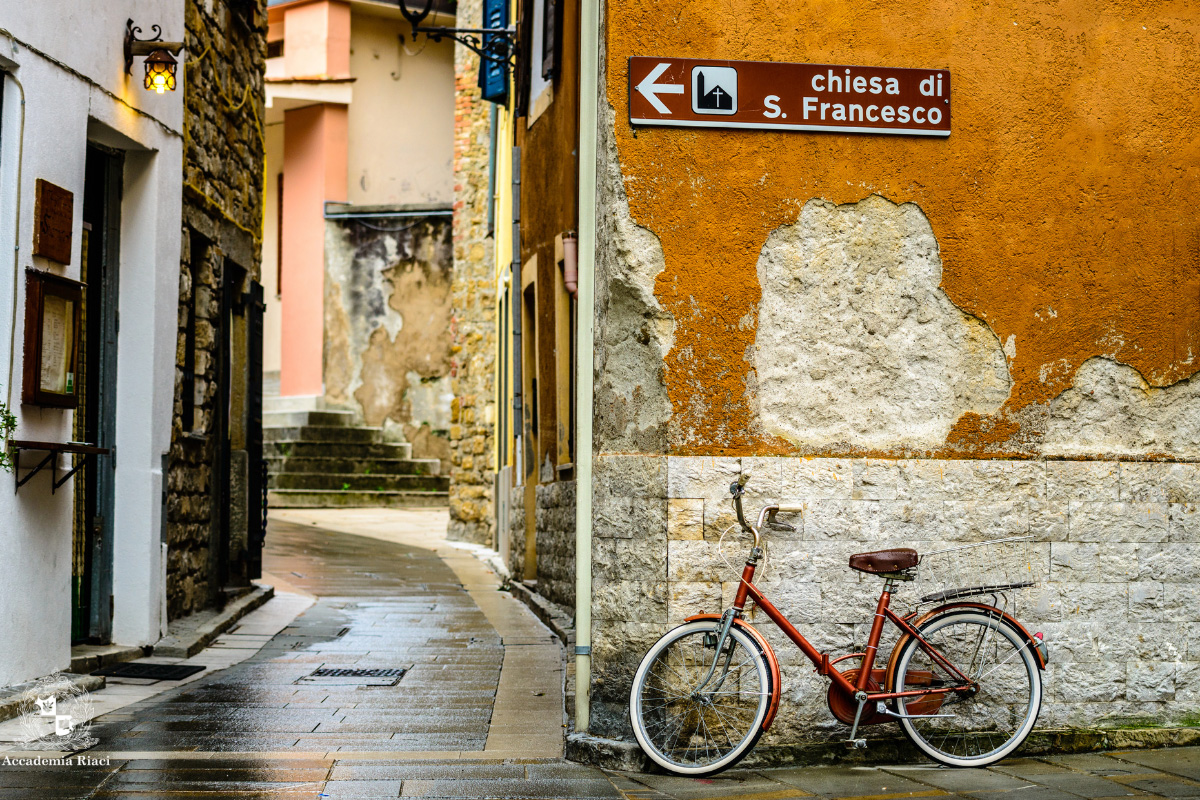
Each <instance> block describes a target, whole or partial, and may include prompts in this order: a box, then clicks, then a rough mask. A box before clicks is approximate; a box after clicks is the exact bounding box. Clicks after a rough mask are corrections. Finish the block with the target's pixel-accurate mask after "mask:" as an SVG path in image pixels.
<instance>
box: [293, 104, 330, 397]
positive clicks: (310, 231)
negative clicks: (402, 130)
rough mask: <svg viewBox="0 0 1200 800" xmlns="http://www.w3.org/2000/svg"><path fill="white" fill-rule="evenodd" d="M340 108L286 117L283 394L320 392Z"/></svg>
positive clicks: (318, 108)
mask: <svg viewBox="0 0 1200 800" xmlns="http://www.w3.org/2000/svg"><path fill="white" fill-rule="evenodd" d="M346 141H347V114H346V107H345V106H343V105H335V104H331V103H327V104H322V105H313V106H306V107H304V108H299V109H295V110H293V111H288V112H287V113H286V122H285V124H284V141H283V173H284V176H285V179H284V183H283V248H282V262H283V270H282V282H281V285H282V290H283V297H284V302H283V304H282V305H283V319H282V331H281V351H282V353H281V361H282V364H281V371H280V387H279V391H280V394H282V395H319V394H321V393H322V391H323V390H322V352H323V330H324V313H325V312H324V291H325V219H324V202H325V201H326V200H333V201H345V199H346Z"/></svg>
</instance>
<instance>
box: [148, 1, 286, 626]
mask: <svg viewBox="0 0 1200 800" xmlns="http://www.w3.org/2000/svg"><path fill="white" fill-rule="evenodd" d="M185 22H186V28H185V31H184V46H185V48H186V53H187V55H188V58H187V59H186V61H184V62H183V63H182V64H181V65H180V67H179V70H180V72H181V73H183V80H182V81H181V82H180V84H181V87H182V90H183V91H182V94H183V97H182V102H183V106H184V133H185V135H184V165H183V226H184V228H183V239H182V241H183V247H182V253H181V259H180V277H179V322H178V333H177V346H176V368H175V405H174V411H173V419H172V427H171V445H170V450H169V451H168V459H167V460H168V463H167V475H166V483H167V509H166V514H167V519H166V526H167V544H168V557H167V558H168V561H167V612H168V617H169V618H170V619H176V618H178V617H180V616H184V615H186V614H189V613H192V612H194V611H197V610H200V609H202V608H204V607H206V606H209V605H212V604H214V603H216V602H219V600H220V590H221V589H222V588H223V587H222V584H245V583H247V582H248V580H249V577H248V573H247V563H246V552H245V544H246V541H247V538H248V537H247V531H245V530H234V531H230V532H229V536H228V537H227V539H228V541H229V542H230V547H229V549H228V550H227V551H221V550H220V549H219V548H218V547H217V543H218V542H220V541H221V538H222V533H223V532H222V531H221V530H220V525H221V518H222V514H221V513H220V509H219V504H227V505H228V506H230V507H232V508H234V509H246V508H253V507H256V505H257V499H255V498H248V497H245V496H244V495H245V492H246V481H245V479H244V477H243V476H242V475H241V474H240V472H239V471H238V468H237V466H236V465H241V464H245V463H246V462H247V450H246V446H247V445H246V424H245V423H246V413H247V405H246V398H247V390H248V384H247V374H246V364H247V357H246V356H247V354H246V352H245V348H246V337H245V316H244V314H243V313H242V309H240V308H239V310H238V312H237V313H235V314H234V315H233V317H232V320H231V321H230V329H228V330H224V331H222V328H221V324H222V323H221V321H220V316H221V315H220V299H219V298H220V296H221V291H222V287H223V286H224V285H225V283H226V282H227V281H228V280H230V279H231V278H233V277H234V276H235V275H236V281H234V282H236V283H237V284H238V285H237V286H236V287H234V289H235V291H233V292H231V294H232V295H234V297H232V298H231V299H232V301H233V303H235V304H240V302H241V296H242V294H243V293H244V292H246V291H247V290H248V289H249V283H250V281H254V280H258V278H259V275H260V268H261V260H262V253H261V245H262V242H261V235H262V192H263V185H262V181H263V157H264V143H263V129H262V119H263V115H264V111H265V110H264V105H263V104H264V100H263V97H264V94H263V80H264V71H265V65H266V25H267V22H266V3H265V2H263V1H262V0H251V1H250V2H234V1H233V0H216V2H212V0H209V2H200V0H188V2H187V3H186V6H185ZM230 270H234V271H235V272H232V273H231V272H230ZM222 336H225V337H228V339H229V341H230V353H229V359H230V363H229V365H228V366H227V367H225V366H223V365H221V364H220V363H219V352H220V348H221V338H222ZM189 351H190V353H189ZM189 366H190V369H189ZM185 373H190V374H185ZM224 375H229V376H230V386H228V387H226V388H228V396H229V405H228V406H227V408H228V409H229V410H230V411H231V413H230V414H229V419H227V420H225V422H224V426H225V434H226V436H225V438H224V439H223V440H219V439H218V437H217V436H216V435H215V433H214V425H215V421H216V418H215V416H214V415H215V413H216V411H217V405H218V399H219V398H220V397H221V388H222V387H221V385H220V383H219V381H220V380H223V379H224V378H222V377H221V376H224ZM185 393H186V394H187V395H188V398H187V403H185V397H184V396H185ZM188 404H190V405H192V406H193V407H194V408H193V411H192V414H191V417H192V419H191V424H190V425H185V420H184V416H185V414H184V408H185V405H188ZM222 450H225V451H227V452H228V457H229V460H230V462H231V481H230V485H229V486H226V487H221V486H218V485H217V480H218V470H217V466H218V463H219V461H218V460H219V458H220V456H221V452H222ZM232 474H237V478H233V477H232ZM234 492H240V493H241V495H242V496H239V497H234V496H233V493H234ZM230 519H231V522H230V524H231V525H232V524H238V523H239V522H240V523H241V524H243V525H249V524H251V523H250V522H249V520H248V518H247V515H246V514H245V513H242V514H240V515H239V514H234V515H233V516H232V517H231V518H230ZM222 560H224V562H225V563H221V562H222Z"/></svg>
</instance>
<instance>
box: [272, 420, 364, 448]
mask: <svg viewBox="0 0 1200 800" xmlns="http://www.w3.org/2000/svg"><path fill="white" fill-rule="evenodd" d="M382 441H383V431H382V430H380V429H379V428H361V427H353V428H352V427H349V426H343V425H289V426H287V427H283V428H268V427H266V426H263V442H264V443H266V442H335V443H338V444H349V443H354V444H359V443H361V444H378V443H381V442H382Z"/></svg>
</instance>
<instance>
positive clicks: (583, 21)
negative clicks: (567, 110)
mask: <svg viewBox="0 0 1200 800" xmlns="http://www.w3.org/2000/svg"><path fill="white" fill-rule="evenodd" d="M579 12H580V13H579V306H578V308H579V312H578V314H577V317H578V331H577V334H576V338H575V341H576V342H578V343H579V344H578V348H579V355H578V361H577V366H578V370H577V372H576V375H577V377H576V380H577V381H578V385H577V388H576V391H575V396H576V398H577V400H576V403H577V404H578V407H577V414H576V419H577V420H578V423H577V424H578V426H579V430H578V433H577V436H578V438H577V442H578V443H577V444H576V447H575V449H576V452H575V498H576V500H575V730H576V731H578V732H579V733H586V732H587V729H588V721H589V720H588V717H589V711H590V709H591V699H592V383H593V377H592V352H593V349H594V348H595V342H594V341H593V338H592V333H593V328H594V320H595V316H596V309H595V302H596V300H595V298H596V280H595V273H596V166H597V163H596V139H597V133H596V117H597V114H596V104H597V94H598V93H599V91H600V0H581V2H580V9H579Z"/></svg>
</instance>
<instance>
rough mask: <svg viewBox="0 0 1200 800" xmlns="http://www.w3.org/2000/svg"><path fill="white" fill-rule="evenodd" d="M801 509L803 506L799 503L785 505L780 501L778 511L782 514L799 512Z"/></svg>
mask: <svg viewBox="0 0 1200 800" xmlns="http://www.w3.org/2000/svg"><path fill="white" fill-rule="evenodd" d="M803 510H804V506H799V505H797V506H785V505H784V504H782V503H780V504H779V511H781V512H782V513H784V514H799V513H800V512H801V511H803Z"/></svg>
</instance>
